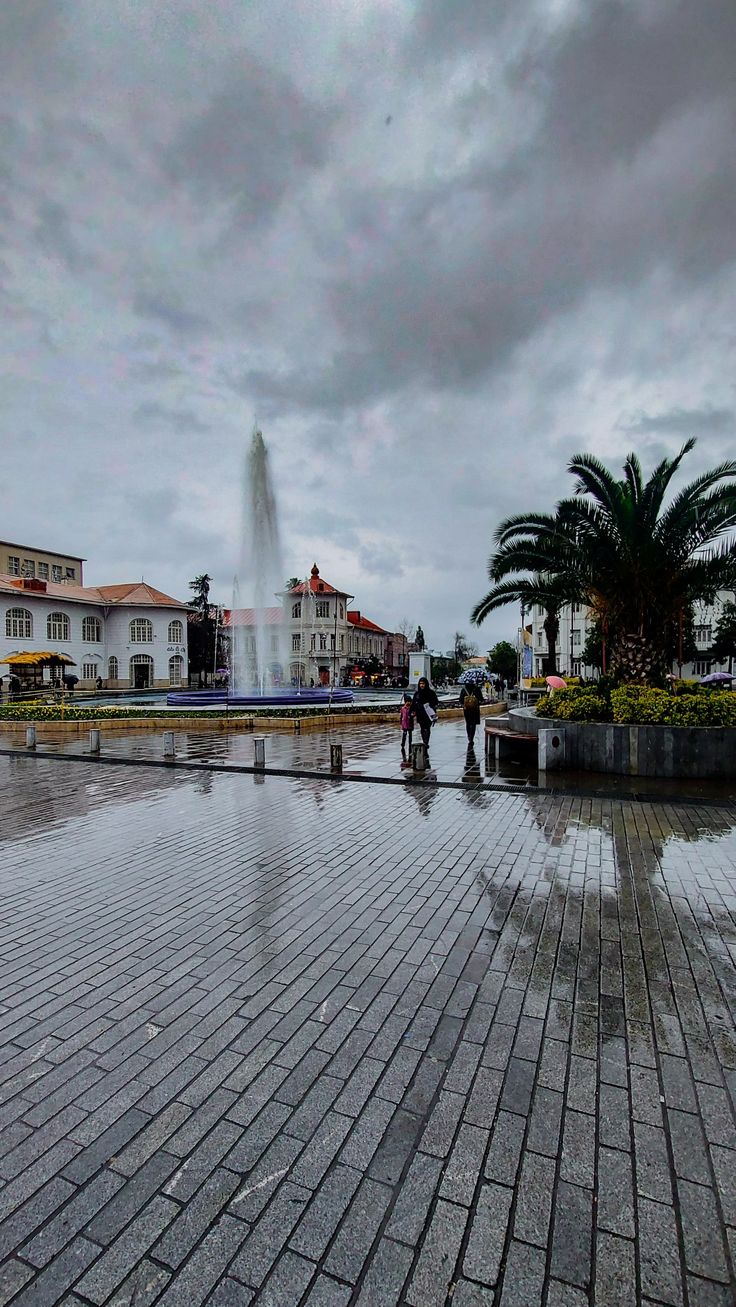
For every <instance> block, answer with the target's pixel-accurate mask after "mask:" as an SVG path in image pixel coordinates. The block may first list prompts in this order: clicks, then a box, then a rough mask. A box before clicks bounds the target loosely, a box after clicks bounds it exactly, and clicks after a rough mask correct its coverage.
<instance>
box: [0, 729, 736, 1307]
mask: <svg viewBox="0 0 736 1307" xmlns="http://www.w3.org/2000/svg"><path fill="white" fill-rule="evenodd" d="M459 726H460V730H461V729H462V724H459ZM371 734H372V735H373V737H374V739H375V734H376V732H375V728H372V731H371ZM455 735H456V738H455V740H454V742H453V740H452V737H451V733H450V731H449V729H448V733H447V737H446V738H447V741H448V755H447V762H446V764H443V761H442V755H441V752H440V751H439V750H437V751H436V753H433V759H432V761H433V764H434V765H435V767H436V768H437V770H438V772H440V771H441V769H442V766H443V765H446V766H447V768H448V772H449V769H450V767H451V766H456V765H457V763H456V761H455V762H453V759H452V758H451V757H450V751H451V748H454V747H455V745H456V744H457V743H458V741H459V743H460V745H461V759H460V765H461V766H462V736H461V735H460V734H459V732H457V731H456V732H455ZM191 738H192V740H194V738H195V737H194V736H192V737H191ZM270 738H271V739H272V738H273V737H270ZM132 739H133V737H132V736H131V740H132ZM199 739H200V741H201V737H199ZM241 739H242V743H243V745H244V746H245V747H246V748H249V749H250V750H251V751H252V739H251V738H250V737H248V736H245V737H241ZM279 739H284V740H286V741H287V742H288V746H289V747H290V748H292V749H293V748H306V749H309V748H320V747H322V744H321V743H320V742H318V741H315V739H314V737H311V736H310V737H306V736H305V737H304V738H302V739H301V740H294V739H291V738H289V737H279ZM437 742H439V732H438V737H437ZM136 743H137V744H139V745H142V741H140V740H138V741H136ZM351 747H354V748H357V743H356V745H355V746H351ZM275 748H276V744H275V742H274V749H275ZM386 748H387V749H388V748H391V749H392V750H393V751H394V755H395V752H396V737H395V734H394V733H392V735H391V739H390V740H388V739H387V741H386ZM41 753H42V750H41V749H40V750H39V754H41ZM346 753H347V750H346ZM354 756H356V757H357V754H356V755H354ZM390 765H392V766H395V765H396V762H395V756H394V759H393V761H392V762H391V764H390ZM0 792H2V795H3V843H2V848H1V849H0V895H1V905H0V954H1V956H2V960H3V966H2V969H1V971H0V1258H2V1259H3V1260H2V1266H1V1268H0V1304H6V1303H12V1304H13V1307H16V1305H20V1307H32V1305H33V1307H40V1304H54V1303H64V1304H66V1305H67V1307H81V1304H87V1305H89V1304H96V1305H97V1307H102V1305H103V1304H109V1305H110V1307H112V1305H113V1304H114V1305H115V1307H133V1305H134V1304H135V1307H143V1304H153V1303H161V1304H165V1307H182V1305H186V1307H197V1304H204V1303H209V1304H212V1307H226V1305H232V1304H250V1303H257V1304H259V1307H266V1304H268V1305H269V1307H307V1305H308V1307H333V1305H334V1307H340V1305H343V1304H344V1305H345V1307H347V1304H360V1307H382V1305H384V1304H385V1307H397V1305H398V1304H406V1305H407V1307H435V1305H436V1307H449V1304H452V1307H488V1305H489V1304H493V1307H515V1305H517V1304H518V1307H535V1305H536V1304H539V1307H583V1304H586V1303H587V1304H595V1305H597V1307H604V1305H605V1307H617V1305H618V1304H620V1305H621V1307H631V1304H634V1303H639V1302H641V1303H650V1304H654V1303H665V1304H671V1305H672V1307H679V1305H680V1304H683V1305H685V1304H687V1305H689V1307H701V1305H702V1307H705V1305H706V1304H707V1305H708V1307H711V1305H712V1304H718V1305H723V1307H726V1304H731V1303H732V1302H733V1294H734V1283H735V1282H734V1274H733V1273H734V1258H735V1257H736V1182H735V1177H736V1121H735V1118H734V1099H735V1098H736V1026H735V1018H736V969H735V966H734V963H735V960H736V833H735V832H736V806H733V807H731V808H726V807H720V808H715V807H709V806H707V805H702V806H697V805H696V804H694V803H690V804H688V805H683V806H679V805H678V804H677V803H676V802H675V801H671V802H668V803H662V804H656V803H649V804H640V803H635V802H632V801H629V800H625V799H624V800H622V799H618V798H615V797H611V798H609V799H604V800H601V799H593V798H583V797H577V796H575V795H573V794H567V795H555V794H541V793H536V792H529V793H527V794H517V793H508V792H507V793H504V792H502V791H489V790H482V789H481V790H479V789H477V788H476V787H473V786H471V787H465V788H458V789H443V788H442V787H440V786H432V785H422V786H400V785H397V786H386V785H350V784H339V783H335V782H328V781H322V780H315V779H308V780H287V779H281V778H277V777H269V776H254V775H252V774H247V773H241V774H218V773H217V772H216V771H213V770H202V771H198V772H188V771H185V770H183V769H182V770H176V769H173V770H172V769H166V768H164V767H161V768H145V769H144V768H141V767H136V766H128V767H105V766H104V763H99V764H98V763H93V762H90V763H85V762H78V763H76V764H75V765H74V766H68V765H65V764H64V762H63V761H62V762H57V761H54V760H51V759H44V758H43V756H37V757H33V758H28V757H25V756H23V755H22V754H19V755H17V756H14V757H11V758H8V757H2V758H0Z"/></svg>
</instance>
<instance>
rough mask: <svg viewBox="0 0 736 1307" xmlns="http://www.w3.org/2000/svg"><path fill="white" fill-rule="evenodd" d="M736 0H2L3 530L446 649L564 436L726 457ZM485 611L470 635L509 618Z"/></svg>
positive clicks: (511, 620) (730, 421) (182, 587)
mask: <svg viewBox="0 0 736 1307" xmlns="http://www.w3.org/2000/svg"><path fill="white" fill-rule="evenodd" d="M735 52H736V4H735V3H734V0H687V2H685V3H680V2H679V0H631V2H630V3H629V2H628V0H617V2H615V3H614V2H613V0H597V2H596V0H580V3H578V2H576V0H538V2H537V0H415V2H414V3H410V0H248V2H247V3H246V2H245V0H232V2H230V0H68V2H67V3H65V2H64V0H3V3H2V4H1V5H0V106H1V107H0V115H1V116H0V187H1V188H2V190H1V191H0V309H1V313H0V317H1V321H2V325H1V327H0V331H1V332H2V345H1V347H0V354H1V358H2V372H3V377H2V388H1V390H0V406H1V408H2V445H3V452H2V456H1V460H0V507H1V508H2V521H1V523H0V535H1V536H2V537H3V538H9V539H17V540H18V541H20V542H21V543H27V544H37V545H39V546H41V547H48V548H52V549H59V550H68V551H69V552H72V553H81V554H84V555H86V556H87V557H88V559H89V563H88V568H87V572H86V577H87V580H88V581H89V582H90V583H91V584H95V583H113V582H118V581H127V580H133V579H137V578H139V577H140V576H141V575H143V576H145V578H146V580H149V581H151V582H152V583H153V584H155V585H157V586H159V587H160V588H161V589H163V590H166V591H168V592H169V593H171V594H174V595H176V596H182V597H187V595H188V590H187V582H188V581H189V580H190V578H191V577H192V576H194V575H195V574H196V573H197V572H202V571H208V572H210V573H211V574H212V576H213V577H214V579H215V586H214V591H213V594H214V596H215V597H216V598H218V599H220V600H222V601H224V602H229V599H230V594H231V582H232V575H233V571H234V568H235V565H236V559H237V555H238V523H239V516H240V509H239V494H240V492H239V476H240V466H241V462H242V456H243V450H244V446H245V443H246V441H247V439H248V436H249V432H250V429H251V427H252V424H253V420H254V417H255V418H257V420H258V422H259V423H260V425H261V426H262V428H263V431H264V434H265V437H266V440H267V442H268V444H269V446H270V449H271V454H272V460H273V466H274V470H275V473H276V479H277V486H278V495H279V501H280V506H281V515H282V529H283V537H284V546H285V572H286V575H291V574H299V575H304V574H305V573H306V572H307V571H308V569H309V567H310V566H311V564H312V562H313V561H315V560H316V561H317V562H318V564H319V566H320V568H321V571H322V573H323V575H324V576H326V577H327V579H328V580H330V581H332V582H333V583H334V584H336V585H338V586H341V587H344V588H345V589H349V590H351V591H354V593H355V596H356V606H359V607H360V608H361V609H362V610H363V611H364V612H366V613H368V614H369V615H370V616H371V617H372V618H373V619H374V620H376V621H378V622H380V623H382V624H384V625H387V626H389V627H392V626H394V625H396V624H397V623H398V622H399V621H400V620H401V619H402V618H403V617H408V618H410V619H412V620H413V621H415V622H416V621H420V622H421V624H422V626H423V627H424V630H425V633H426V636H427V639H428V642H429V644H430V645H432V646H434V647H436V648H445V647H447V646H448V644H449V643H450V641H451V637H452V633H453V631H454V630H456V629H460V630H463V631H465V632H469V629H470V628H469V620H468V614H469V610H470V608H471V606H472V605H473V603H474V602H475V601H476V600H477V599H478V598H479V597H480V595H481V594H482V593H484V590H485V589H486V588H487V577H486V572H485V567H486V560H487V556H488V553H489V550H490V545H491V535H492V532H493V529H494V527H495V526H496V524H497V523H498V521H499V519H500V518H501V517H504V516H506V515H508V514H509V513H514V512H518V511H521V510H524V509H540V510H544V509H547V508H550V507H551V506H552V505H553V503H554V502H555V500H556V498H558V497H559V495H560V494H561V493H563V492H564V491H565V489H566V486H565V482H566V480H568V479H569V478H567V477H566V474H565V472H564V467H565V463H566V460H567V459H568V458H569V457H570V455H572V454H574V453H577V452H579V451H581V450H593V451H595V452H597V453H599V454H601V455H602V456H604V457H605V458H606V459H607V460H609V461H610V462H611V463H614V464H618V463H620V462H621V460H622V459H623V458H624V456H625V455H626V453H627V452H628V450H629V449H630V448H632V447H635V448H636V449H637V450H638V451H639V453H640V456H641V457H642V460H643V462H644V464H645V466H646V467H649V466H651V464H652V463H653V462H654V460H655V459H658V458H660V457H661V456H662V454H663V452H665V451H672V450H674V449H675V448H677V447H678V446H679V445H680V444H681V443H682V441H683V439H685V438H686V437H687V436H689V435H691V434H692V435H696V436H698V437H699V444H698V448H697V450H696V452H695V454H694V455H691V457H690V460H689V470H690V472H691V473H692V474H695V473H696V472H697V471H698V470H700V468H701V467H703V466H705V465H708V464H711V463H713V462H716V461H718V460H720V459H721V458H723V457H725V456H726V455H727V454H729V455H731V456H733V453H734V443H735V442H734V432H735V427H736V422H735V419H734V409H735V407H736V399H735V396H734V378H735V376H736V373H735V371H734V336H735V333H736V326H735V325H734V312H733V306H734V292H735V290H736V285H735V281H736V277H735V275H734V257H735V254H736V214H735V212H734V192H735V187H734V181H735V176H734V174H735V172H736V150H735V148H734V142H735V141H736V93H735V91H734V86H735V81H734V54H735ZM517 620H518V619H517V615H516V613H515V612H514V611H513V609H508V610H505V611H504V612H503V613H501V614H498V615H497V616H495V617H494V618H493V619H491V620H489V621H488V622H487V623H486V624H485V625H484V626H483V627H482V628H481V631H480V632H479V633H478V635H477V637H476V638H477V639H478V640H479V642H480V644H481V647H482V648H488V646H489V645H490V644H491V643H493V642H494V641H495V640H496V639H498V638H502V637H504V636H508V637H512V638H513V636H514V634H515V630H516V625H517Z"/></svg>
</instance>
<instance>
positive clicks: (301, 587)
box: [287, 563, 352, 598]
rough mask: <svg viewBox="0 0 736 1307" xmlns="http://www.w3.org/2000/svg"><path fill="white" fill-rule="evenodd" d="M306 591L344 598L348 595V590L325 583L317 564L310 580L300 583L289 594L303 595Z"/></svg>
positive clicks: (313, 568)
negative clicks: (338, 588)
mask: <svg viewBox="0 0 736 1307" xmlns="http://www.w3.org/2000/svg"><path fill="white" fill-rule="evenodd" d="M306 590H311V592H312V594H326V595H342V596H343V597H344V598H346V597H347V595H348V591H347V590H337V589H335V586H334V585H330V583H329V581H323V580H322V577H321V576H320V574H319V568H318V566H317V564H316V563H314V564H313V566H312V571H311V573H310V576H309V580H308V581H300V582H299V584H298V585H295V586H294V589H293V590H289V591H287V593H288V594H290V595H303V594H304V592H305V591H306ZM351 597H352V596H351Z"/></svg>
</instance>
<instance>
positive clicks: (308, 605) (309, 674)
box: [223, 563, 408, 685]
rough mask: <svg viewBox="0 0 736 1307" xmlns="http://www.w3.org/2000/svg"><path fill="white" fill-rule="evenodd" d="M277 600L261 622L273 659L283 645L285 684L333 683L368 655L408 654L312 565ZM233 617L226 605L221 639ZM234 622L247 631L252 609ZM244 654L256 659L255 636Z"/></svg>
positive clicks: (386, 658)
mask: <svg viewBox="0 0 736 1307" xmlns="http://www.w3.org/2000/svg"><path fill="white" fill-rule="evenodd" d="M279 598H280V599H281V605H280V606H274V607H272V608H267V609H266V610H265V614H264V625H265V626H266V627H267V628H268V629H269V631H270V636H269V645H268V649H267V653H268V652H270V654H271V656H272V658H273V660H274V663H275V662H277V661H278V651H279V648H280V647H283V646H282V642H284V643H285V646H286V667H285V672H286V679H287V680H288V681H289V682H296V683H298V684H300V685H310V684H311V683H312V682H314V684H315V685H330V684H335V685H336V684H339V683H340V681H342V680H343V679H344V677H345V676H346V675H347V674H349V673H350V672H351V671H352V669H353V668H354V667H355V666H356V665H359V664H360V663H364V662H367V661H368V660H369V659H372V658H376V659H378V661H379V662H381V663H383V664H384V665H390V664H391V662H392V660H393V659H394V658H396V657H398V658H399V659H400V660H402V659H406V657H407V656H408V655H407V654H406V648H405V646H406V640H405V638H404V637H401V636H395V637H394V636H392V635H391V634H390V633H389V632H388V631H385V630H384V629H383V627H381V626H378V625H377V624H376V623H375V622H372V621H371V620H370V619H369V618H367V617H365V616H364V615H363V614H362V613H361V612H359V611H358V610H356V609H350V608H349V607H348V604H349V601H350V600H351V599H352V598H353V595H351V594H349V593H348V592H347V591H346V590H339V589H337V587H336V586H333V585H330V583H329V581H325V580H324V579H323V578H322V577H321V576H320V574H319V568H318V567H317V564H316V563H315V564H314V566H313V567H312V570H311V573H310V575H309V577H308V579H307V580H306V581H301V582H299V584H298V585H296V586H294V587H293V589H291V590H284V591H283V592H282V593H281V595H279ZM232 617H233V615H232V612H231V611H230V610H229V609H226V610H225V614H224V619H223V631H224V633H225V635H226V637H227V636H228V635H229V631H230V629H231V626H232ZM237 622H238V625H239V626H241V627H245V628H246V629H247V628H248V627H253V628H255V612H254V610H253V609H252V608H244V609H240V610H239V612H238V614H237ZM247 639H248V637H246V640H247ZM402 640H403V644H402ZM394 646H396V648H395V647H394ZM248 652H250V653H251V654H252V655H253V657H255V635H254V636H252V637H250V646H246V653H248ZM402 665H403V663H402Z"/></svg>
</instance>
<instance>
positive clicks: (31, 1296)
mask: <svg viewBox="0 0 736 1307" xmlns="http://www.w3.org/2000/svg"><path fill="white" fill-rule="evenodd" d="M99 1252H100V1249H99V1248H98V1247H97V1244H94V1243H92V1242H91V1241H90V1240H89V1239H84V1238H82V1237H80V1238H78V1239H75V1240H74V1242H73V1243H70V1244H68V1246H67V1247H66V1248H65V1249H64V1251H63V1252H61V1253H59V1255H58V1257H55V1258H54V1260H53V1261H52V1262H50V1263H49V1265H48V1266H47V1267H46V1269H45V1270H43V1271H41V1272H40V1273H39V1274H38V1275H37V1276H36V1277H35V1279H34V1280H33V1281H32V1283H30V1284H27V1285H26V1287H25V1288H24V1289H21V1291H20V1293H19V1294H18V1296H17V1298H14V1299H13V1303H14V1304H16V1307H52V1304H53V1303H57V1302H58V1301H59V1298H60V1297H61V1295H62V1294H63V1293H64V1292H65V1290H67V1289H69V1288H71V1286H72V1285H73V1284H74V1282H75V1280H77V1279H78V1278H79V1276H80V1275H81V1274H82V1272H83V1271H85V1270H86V1269H87V1267H88V1266H89V1265H90V1263H91V1262H93V1261H94V1259H95V1257H97V1255H98V1254H99ZM4 1274H5V1272H3V1275H4Z"/></svg>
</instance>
